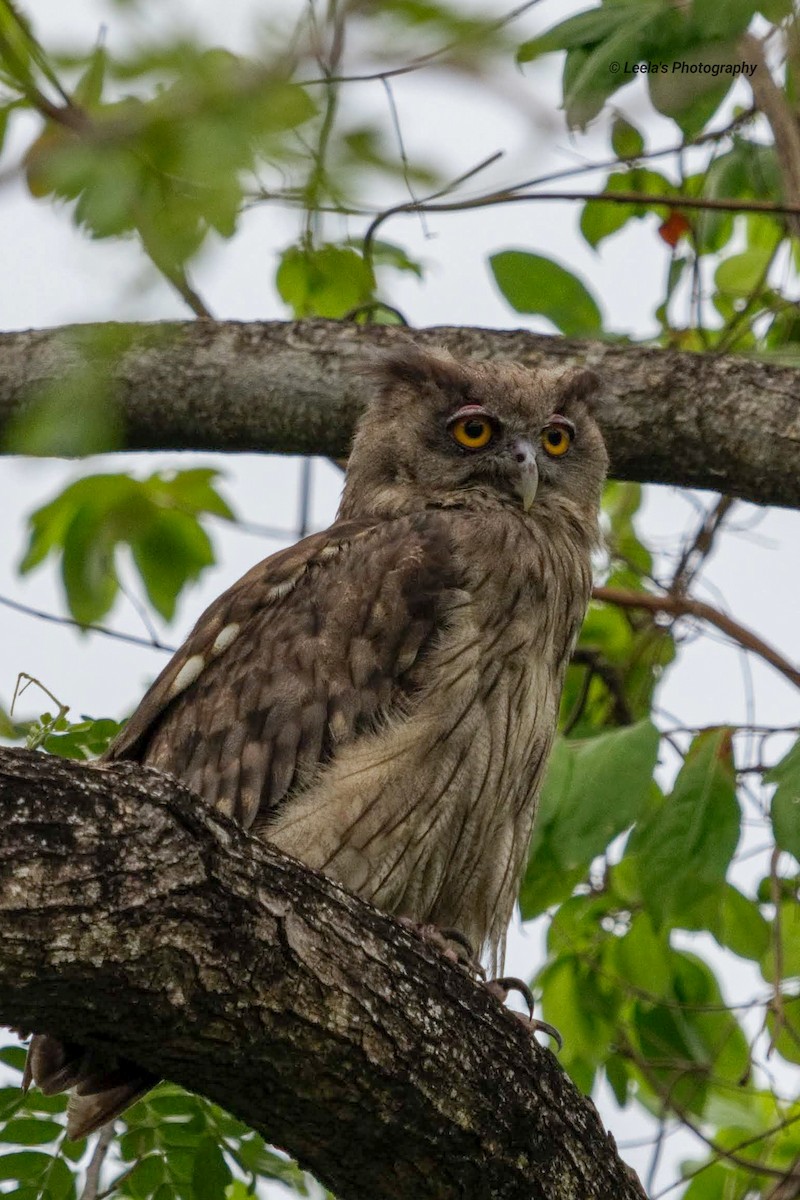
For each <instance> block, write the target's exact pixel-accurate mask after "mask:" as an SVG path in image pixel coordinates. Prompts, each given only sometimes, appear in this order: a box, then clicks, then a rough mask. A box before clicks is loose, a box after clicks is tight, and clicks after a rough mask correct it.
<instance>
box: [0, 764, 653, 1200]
mask: <svg viewBox="0 0 800 1200" xmlns="http://www.w3.org/2000/svg"><path fill="white" fill-rule="evenodd" d="M0 811H2V821H0V938H2V943H3V955H2V959H1V960H0V1018H2V1020H3V1021H6V1022H8V1023H9V1024H12V1025H15V1026H20V1027H24V1028H34V1029H37V1030H45V1031H48V1032H51V1033H53V1034H55V1035H57V1036H62V1037H68V1038H71V1039H74V1040H79V1041H82V1042H85V1043H86V1044H90V1045H98V1044H102V1045H109V1044H111V1045H113V1046H114V1047H115V1048H117V1049H118V1050H119V1052H120V1053H121V1054H124V1055H125V1056H127V1057H128V1058H130V1059H132V1060H133V1061H134V1062H136V1063H138V1064H140V1065H141V1066H143V1067H146V1068H148V1069H149V1070H152V1071H154V1072H157V1073H159V1074H160V1073H163V1074H164V1075H165V1076H167V1077H168V1078H170V1079H173V1080H175V1081H176V1082H178V1083H181V1084H183V1085H184V1086H186V1087H189V1088H192V1089H193V1090H195V1091H199V1092H202V1093H203V1094H204V1095H206V1096H208V1097H210V1098H211V1099H213V1100H215V1101H217V1102H218V1103H219V1104H222V1105H224V1106H225V1107H226V1108H228V1109H230V1110H231V1111H232V1112H234V1113H235V1114H236V1115H237V1116H238V1117H240V1118H241V1119H242V1120H245V1121H247V1122H248V1123H249V1124H251V1125H252V1126H253V1127H254V1128H257V1129H259V1130H260V1131H261V1132H263V1133H265V1134H266V1135H267V1136H268V1137H269V1138H270V1140H272V1141H273V1142H276V1143H277V1144H278V1145H280V1146H283V1147H284V1148H285V1149H286V1150H288V1151H289V1153H291V1154H292V1155H294V1156H295V1157H296V1158H297V1159H298V1160H299V1161H300V1162H301V1163H302V1164H303V1166H305V1167H307V1168H309V1169H310V1170H312V1171H313V1172H314V1173H315V1174H316V1175H317V1176H318V1177H319V1179H320V1180H322V1181H323V1182H324V1183H325V1184H326V1185H327V1186H328V1187H330V1188H333V1189H334V1190H335V1191H336V1194H337V1195H338V1196H340V1197H341V1200H367V1198H369V1200H374V1197H375V1196H400V1195H403V1196H414V1197H416V1198H418V1200H450V1198H451V1197H452V1198H453V1200H455V1198H456V1197H459V1198H460V1197H463V1196H470V1197H475V1200H483V1198H484V1197H485V1198H487V1200H490V1198H494V1197H497V1198H501V1197H502V1198H503V1200H517V1198H518V1200H523V1198H524V1200H567V1197H573V1196H576V1195H577V1196H581V1197H582V1200H591V1198H592V1197H597V1198H598V1200H599V1198H603V1200H606V1198H607V1197H609V1196H614V1198H615V1200H643V1197H644V1193H643V1192H642V1190H641V1188H640V1185H639V1184H638V1181H637V1180H636V1178H635V1176H633V1174H632V1172H630V1170H629V1169H628V1168H627V1167H626V1166H625V1165H624V1164H623V1163H622V1162H621V1160H620V1159H619V1158H618V1156H617V1153H616V1149H615V1146H614V1143H613V1139H612V1138H611V1137H610V1135H608V1134H606V1133H605V1132H604V1131H603V1128H602V1126H601V1124H600V1121H599V1118H598V1115H597V1111H596V1109H595V1108H594V1105H593V1104H592V1103H591V1101H590V1100H587V1099H586V1098H585V1097H583V1096H581V1095H580V1094H579V1093H578V1092H577V1091H576V1089H575V1088H574V1086H573V1085H572V1083H571V1082H570V1081H569V1079H568V1078H567V1077H566V1076H565V1075H564V1073H563V1071H562V1070H561V1068H560V1067H559V1065H558V1063H557V1061H556V1059H555V1058H554V1057H553V1056H552V1054H551V1053H550V1052H549V1051H548V1050H546V1049H545V1048H544V1047H542V1046H539V1045H538V1044H536V1043H535V1042H534V1041H532V1039H531V1038H530V1035H529V1034H528V1033H527V1032H526V1031H525V1029H524V1028H523V1025H522V1023H521V1022H519V1021H517V1020H516V1019H515V1017H514V1016H513V1014H511V1013H509V1012H508V1011H507V1010H504V1009H503V1008H502V1007H501V1006H500V1005H499V1004H498V1003H497V1001H496V1000H495V999H494V998H493V997H492V996H491V994H490V993H489V992H488V991H487V989H485V988H484V987H483V986H482V985H480V984H478V983H475V982H474V981H473V980H471V979H470V978H469V977H468V976H467V975H466V974H465V973H464V972H463V971H462V970H461V969H460V968H459V967H457V966H455V965H453V964H450V963H448V962H446V961H445V960H444V959H443V958H442V957H441V956H440V955H439V954H438V953H437V952H436V951H435V950H434V949H433V948H432V947H429V946H428V945H426V944H425V943H423V942H422V941H421V940H420V939H418V938H417V937H416V936H415V935H414V934H412V933H409V932H408V931H406V930H404V929H403V928H402V927H400V926H399V925H398V923H397V922H396V921H394V920H392V919H391V918H389V917H387V916H385V915H383V914H382V913H380V912H378V911H377V910H376V909H374V908H372V907H371V906H370V905H368V904H365V903H364V902H363V901H361V900H359V899H357V898H356V897H354V896H351V895H350V894H349V893H347V892H345V891H343V890H342V889H341V888H339V887H337V886H336V885H335V884H333V883H331V882H330V881H329V880H327V879H325V878H324V877H323V876H321V875H317V874H315V873H313V872H310V871H308V870H306V869H305V868H304V867H302V866H301V865H300V864H298V863H296V862H294V861H293V860H291V859H288V858H285V857H284V856H282V855H279V854H278V853H276V852H275V851H274V850H273V849H272V848H271V847H269V846H267V845H265V844H264V843H262V842H259V841H257V840H256V839H253V838H251V837H249V836H247V835H246V834H245V833H244V832H243V831H242V830H241V829H240V828H239V827H238V826H236V825H235V824H233V823H232V822H231V821H229V820H227V819H226V818H224V817H222V816H220V815H219V814H218V813H216V812H214V811H213V810H211V809H209V808H206V807H205V806H204V805H203V803H202V801H200V800H199V799H198V798H197V797H196V796H194V795H192V793H190V792H189V791H187V790H186V789H185V788H184V787H182V786H181V785H180V784H178V783H177V782H175V781H173V780H171V779H169V778H168V777H167V776H164V775H160V774H159V773H158V772H155V771H152V770H147V769H144V768H142V767H138V766H133V765H131V764H123V765H121V766H117V767H114V768H104V769H103V768H100V769H98V768H96V767H87V766H85V765H82V764H77V763H72V762H67V761H64V760H61V759H57V758H55V757H50V756H48V755H43V754H35V753H31V752H27V751H18V750H5V749H4V750H0Z"/></svg>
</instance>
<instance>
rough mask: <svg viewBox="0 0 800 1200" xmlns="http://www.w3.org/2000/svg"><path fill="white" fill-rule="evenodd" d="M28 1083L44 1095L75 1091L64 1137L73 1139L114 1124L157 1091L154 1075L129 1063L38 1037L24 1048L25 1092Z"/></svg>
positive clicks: (95, 1051) (156, 1078)
mask: <svg viewBox="0 0 800 1200" xmlns="http://www.w3.org/2000/svg"><path fill="white" fill-rule="evenodd" d="M32 1083H34V1084H36V1086H37V1087H38V1088H40V1089H41V1090H42V1091H43V1092H44V1094H45V1096H53V1095H55V1093H56V1092H67V1091H70V1089H74V1090H73V1091H72V1095H71V1096H70V1098H69V1107H68V1109H67V1136H68V1137H70V1138H71V1139H72V1140H73V1141H75V1140H77V1139H78V1138H82V1137H86V1135H87V1134H89V1133H93V1132H94V1130H95V1129H99V1128H100V1126H101V1125H105V1124H107V1122H108V1121H113V1119H114V1117H118V1116H119V1114H120V1113H121V1112H123V1111H124V1110H125V1109H126V1108H127V1107H128V1106H129V1105H130V1104H133V1102H134V1101H135V1100H138V1099H139V1097H140V1096H143V1095H144V1094H145V1092H149V1091H150V1088H152V1087H155V1085H156V1084H157V1083H158V1077H157V1076H155V1075H151V1074H150V1072H149V1071H143V1070H142V1069H141V1067H137V1066H136V1065H135V1064H134V1063H132V1062H130V1060H128V1059H124V1058H116V1059H115V1058H112V1057H110V1056H109V1055H108V1054H102V1053H101V1052H100V1051H97V1050H88V1049H87V1048H86V1047H85V1046H79V1045H78V1044H77V1043H76V1042H60V1041H58V1039H57V1038H54V1037H50V1035H49V1034H47V1033H37V1034H34V1036H33V1038H32V1039H31V1044H30V1046H29V1047H28V1057H27V1060H26V1062H25V1073H24V1075H23V1077H22V1089H23V1091H26V1092H27V1090H28V1088H29V1087H30V1085H31V1084H32Z"/></svg>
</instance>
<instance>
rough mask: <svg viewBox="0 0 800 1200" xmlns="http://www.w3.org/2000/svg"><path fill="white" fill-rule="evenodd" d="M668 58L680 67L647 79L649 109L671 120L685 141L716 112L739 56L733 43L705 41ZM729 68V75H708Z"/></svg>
mask: <svg viewBox="0 0 800 1200" xmlns="http://www.w3.org/2000/svg"><path fill="white" fill-rule="evenodd" d="M670 57H672V58H673V60H674V61H679V62H680V63H681V64H682V68H683V69H681V70H680V71H678V72H676V71H675V70H674V69H673V70H671V71H670V72H669V73H667V74H662V73H658V74H651V75H648V76H647V87H648V91H649V92H650V99H651V100H652V102H653V106H654V107H655V108H656V109H658V111H659V112H660V113H662V114H663V115H664V116H665V117H671V118H672V120H673V121H675V122H676V124H677V125H678V126H679V127H680V129H681V131H682V132H683V134H684V136H685V137H686V138H694V137H696V136H697V135H698V134H699V133H700V132H701V131H702V130H703V129H704V127H705V126H706V124H707V123H708V121H709V120H710V119H711V117H712V116H713V115H714V114H715V113H716V111H717V109H718V108H719V106H720V105H721V104H722V102H723V100H724V99H725V97H726V95H727V94H728V92H729V91H730V89H731V86H732V85H733V80H734V76H733V73H732V72H733V68H734V66H735V65H737V64H741V61H742V57H741V54H740V52H739V48H738V45H737V43H736V41H735V40H731V39H730V38H729V37H728V38H726V39H725V40H723V41H719V42H706V43H704V44H703V45H701V46H698V47H696V48H691V47H686V48H683V49H681V50H680V51H677V49H676V52H675V53H674V54H672V55H670ZM720 65H721V66H722V67H725V66H729V67H730V68H731V73H724V72H723V73H720V74H717V75H714V74H712V73H711V72H712V70H713V68H714V67H715V66H720Z"/></svg>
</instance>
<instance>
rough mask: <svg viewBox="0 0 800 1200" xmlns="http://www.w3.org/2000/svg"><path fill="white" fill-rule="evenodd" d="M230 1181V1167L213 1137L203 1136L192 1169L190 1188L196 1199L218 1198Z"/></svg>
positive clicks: (211, 1199)
mask: <svg viewBox="0 0 800 1200" xmlns="http://www.w3.org/2000/svg"><path fill="white" fill-rule="evenodd" d="M230 1182H231V1171H230V1167H229V1166H228V1164H227V1163H226V1162H225V1158H224V1155H223V1153H222V1151H221V1149H220V1148H219V1146H218V1145H217V1143H216V1142H215V1141H214V1140H213V1138H204V1139H203V1141H202V1142H201V1143H200V1146H199V1147H198V1150H197V1153H196V1154H195V1157H194V1166H193V1169H192V1189H193V1191H194V1194H195V1196H196V1197H197V1200H220V1197H221V1196H223V1195H224V1194H225V1188H226V1187H227V1186H228V1184H229V1183H230Z"/></svg>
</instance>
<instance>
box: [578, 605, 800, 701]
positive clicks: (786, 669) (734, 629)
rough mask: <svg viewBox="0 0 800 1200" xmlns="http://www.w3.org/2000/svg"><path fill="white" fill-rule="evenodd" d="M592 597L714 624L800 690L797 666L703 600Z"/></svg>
mask: <svg viewBox="0 0 800 1200" xmlns="http://www.w3.org/2000/svg"><path fill="white" fill-rule="evenodd" d="M592 596H593V599H595V600H600V601H603V602H604V603H606V604H615V605H616V606H617V607H618V608H640V609H645V610H648V611H649V612H653V613H656V612H662V613H666V614H667V615H669V616H672V617H697V618H698V619H699V620H701V621H707V622H708V623H709V624H710V625H714V626H716V628H717V629H720V630H722V632H723V633H725V634H727V635H728V637H729V638H732V640H733V641H734V642H737V643H738V645H740V646H741V647H742V648H743V649H745V650H750V651H752V653H753V654H757V655H758V656H759V658H763V659H764V661H765V662H768V663H769V664H770V666H772V667H774V668H775V669H776V671H780V673H781V674H782V675H784V676H785V677H786V678H787V679H788V680H789V682H790V683H793V684H794V685H795V687H798V688H800V670H798V669H797V667H795V666H793V665H792V663H790V662H788V661H787V660H786V659H785V658H784V657H783V655H782V654H779V653H778V651H777V650H775V649H774V647H772V646H770V645H768V644H767V643H766V642H765V641H763V640H762V639H761V638H760V637H758V635H757V634H755V633H753V632H752V630H750V629H746V628H745V627H744V625H740V624H739V622H738V621H734V619H733V617H729V616H728V615H727V614H726V613H723V612H720V611H719V609H718V608H714V607H713V606H712V605H710V604H705V603H704V602H703V601H702V600H695V599H693V598H692V597H690V596H674V595H673V596H670V595H663V596H656V595H654V594H653V593H652V592H632V591H625V590H624V589H623V588H613V587H596V588H595V589H594V591H593V592H592Z"/></svg>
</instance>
